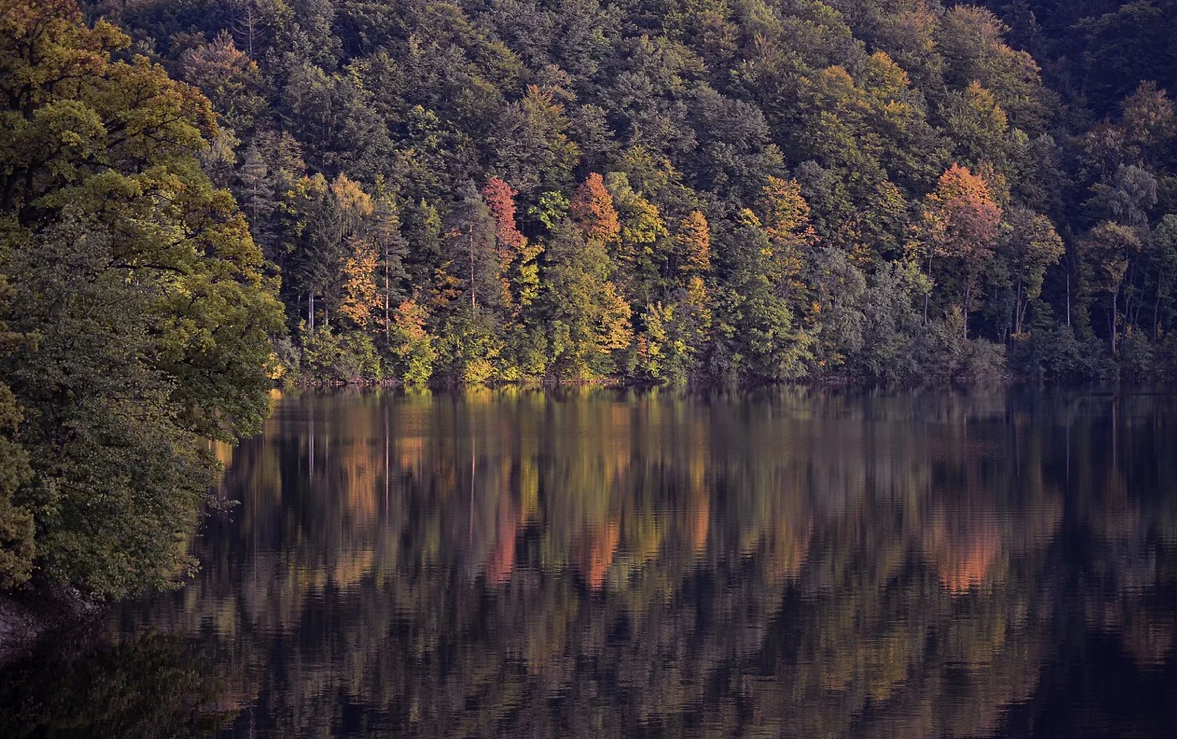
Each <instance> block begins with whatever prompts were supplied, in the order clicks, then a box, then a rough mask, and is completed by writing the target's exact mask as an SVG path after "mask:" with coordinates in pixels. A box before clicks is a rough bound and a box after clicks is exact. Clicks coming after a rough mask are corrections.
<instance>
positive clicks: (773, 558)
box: [0, 389, 1177, 739]
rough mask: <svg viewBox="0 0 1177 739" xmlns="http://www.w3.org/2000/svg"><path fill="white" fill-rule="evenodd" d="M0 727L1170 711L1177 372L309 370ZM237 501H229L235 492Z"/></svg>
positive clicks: (365, 731)
mask: <svg viewBox="0 0 1177 739" xmlns="http://www.w3.org/2000/svg"><path fill="white" fill-rule="evenodd" d="M218 453H219V454H220V455H221V456H222V458H223V460H224V461H225V462H226V471H225V473H224V475H223V479H222V480H221V482H220V484H219V492H218V494H219V496H220V498H221V499H223V500H224V501H226V504H227V505H226V506H225V507H224V510H219V511H215V512H213V513H211V514H210V516H209V518H208V520H207V521H206V524H205V526H204V528H203V529H202V532H201V534H200V535H199V536H197V537H195V538H194V539H193V540H192V541H191V542H188V543H186V545H187V546H190V547H191V549H192V551H193V553H194V554H195V555H196V556H197V557H198V558H199V560H200V562H201V570H200V572H199V573H198V574H197V575H195V576H194V577H193V578H192V580H191V581H190V582H189V583H188V584H187V585H186V587H184V588H182V589H180V590H177V591H175V592H169V593H163V594H159V595H155V596H153V597H150V598H147V599H144V600H139V601H132V602H129V603H125V604H122V605H120V606H117V607H116V608H114V609H113V610H112V612H111V614H110V616H109V618H108V619H107V620H106V622H105V623H103V624H99V625H96V626H94V627H93V628H91V629H89V630H88V631H86V632H85V633H81V634H75V635H72V636H70V637H68V638H67V637H63V638H61V639H59V640H55V642H56V643H52V644H49V645H46V647H45V648H44V649H42V650H41V652H39V653H38V654H37V655H35V656H34V657H32V658H29V659H27V660H25V661H24V662H21V663H19V664H15V665H12V666H10V667H8V668H7V669H6V671H5V672H3V673H0V735H2V736H4V737H26V736H27V737H74V736H76V737H93V736H103V737H123V736H126V737H148V736H152V737H179V736H194V737H216V736H223V737H328V736H376V737H385V736H387V737H392V736H421V737H484V736H485V737H492V736H502V737H557V736H558V737H579V736H585V737H598V736H626V737H678V736H684V737H685V736H691V737H719V736H725V737H726V736H757V737H759V736H766V737H767V736H791V737H806V738H811V737H876V736H877V737H891V736H903V737H905V738H907V739H914V738H916V737H948V736H952V737H983V736H1009V737H1064V736H1067V737H1069V736H1084V737H1103V736H1107V737H1124V736H1134V737H1173V736H1177V650H1175V649H1174V647H1175V646H1177V396H1174V395H1166V394H1112V393H1081V392H1061V391H1059V392H1046V391H1039V392H1031V391H1012V390H1011V391H1003V392H989V393H974V394H948V393H907V394H894V393H891V394H887V393H865V392H848V391H847V392H829V391H827V392H819V391H816V390H802V389H791V390H778V391H772V392H765V393H761V394H744V395H732V396H710V397H708V396H691V395H677V394H668V393H650V394H632V393H622V392H611V391H601V390H598V391H584V392H569V393H567V394H558V395H552V394H544V393H539V392H526V391H517V392H507V391H504V392H489V391H488V392H484V393H473V394H470V395H465V396H449V395H432V396H429V395H424V396H403V395H397V394H394V393H376V392H373V393H358V392H357V393H342V394H333V395H327V394H312V393H307V394H302V395H300V396H287V397H284V398H281V399H279V401H278V402H277V405H276V409H275V413H274V416H273V417H272V418H271V419H270V420H269V421H268V422H267V423H266V427H265V431H264V433H263V434H262V435H260V436H259V437H257V438H255V439H251V440H248V441H246V442H243V443H242V444H241V445H240V446H239V447H237V448H232V449H230V448H227V447H226V448H224V449H220V450H219V451H218ZM230 503H232V505H229V504H230Z"/></svg>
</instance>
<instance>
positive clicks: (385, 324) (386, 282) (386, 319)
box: [384, 241, 391, 344]
mask: <svg viewBox="0 0 1177 739" xmlns="http://www.w3.org/2000/svg"><path fill="white" fill-rule="evenodd" d="M390 279H391V278H390V276H389V270H388V242H387V241H386V242H385V244H384V342H385V343H386V344H387V343H388V336H389V328H388V290H389V287H388V283H389V280H390Z"/></svg>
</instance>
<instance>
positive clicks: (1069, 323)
mask: <svg viewBox="0 0 1177 739" xmlns="http://www.w3.org/2000/svg"><path fill="white" fill-rule="evenodd" d="M1070 327H1071V273H1070V272H1068V273H1067V328H1070Z"/></svg>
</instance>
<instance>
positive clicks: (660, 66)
mask: <svg viewBox="0 0 1177 739" xmlns="http://www.w3.org/2000/svg"><path fill="white" fill-rule="evenodd" d="M1172 5H1173V3H1172V2H1171V0H1144V1H1140V2H1132V3H1119V2H1079V3H1059V2H1053V1H1051V2H1029V1H1027V0H1022V1H1019V2H1013V3H998V2H994V3H991V6H992V7H990V8H982V7H976V6H970V5H952V4H943V3H941V2H939V1H938V0H853V1H852V0H826V1H825V2H822V1H820V0H619V1H618V2H600V1H599V0H490V1H487V2H482V1H479V0H459V1H457V2H437V1H433V0H404V1H400V0H337V1H336V0H291V1H290V2H287V1H286V0H120V1H119V2H97V3H93V2H83V4H82V5H81V7H79V6H78V5H76V4H75V3H74V2H73V0H0V92H2V93H3V94H2V95H0V126H2V128H0V133H2V136H0V184H2V187H3V191H2V194H0V275H2V276H3V279H2V280H0V322H2V323H0V328H3V331H2V332H0V373H2V374H0V377H2V378H3V385H0V463H2V464H0V467H2V469H3V474H0V544H2V546H0V555H2V556H0V577H3V583H4V584H5V585H11V584H15V583H20V582H22V581H25V580H27V578H28V577H29V576H30V574H31V572H32V564H33V563H34V562H37V561H39V562H41V563H43V566H42V569H43V570H44V571H45V572H47V573H50V574H53V575H54V576H56V577H59V578H60V579H64V580H67V581H70V582H73V583H76V584H81V585H83V586H85V587H86V588H88V589H91V590H96V591H100V592H106V593H112V594H117V593H121V592H124V591H126V590H127V589H129V588H133V587H135V586H137V585H138V584H140V583H142V582H143V581H145V580H162V579H163V578H165V577H166V575H167V574H169V573H173V572H175V571H176V570H177V569H178V568H182V567H184V566H185V565H186V564H187V560H186V558H184V557H182V556H180V555H178V554H177V553H176V547H175V546H174V544H175V540H176V538H177V536H178V535H179V534H180V533H181V532H183V531H185V530H187V529H188V527H189V524H190V523H191V521H192V519H193V517H194V516H195V511H196V510H197V509H198V504H199V501H200V497H201V493H200V491H202V490H204V489H205V488H206V483H207V479H208V474H209V472H210V470H211V469H212V468H213V466H214V465H213V463H212V461H211V459H210V458H209V455H208V454H206V453H204V452H201V451H199V447H200V441H201V440H202V439H207V438H210V437H211V438H219V439H233V438H235V437H237V436H239V435H240V434H242V433H245V432H249V431H251V430H253V429H255V428H257V424H258V423H259V421H260V419H261V418H262V417H263V416H264V414H265V412H266V404H267V396H266V390H267V388H268V386H269V385H270V384H271V383H272V381H273V380H274V379H276V378H278V377H285V378H287V379H292V380H293V379H303V380H313V381H349V380H393V381H396V382H399V383H401V384H404V385H406V386H426V385H439V384H441V385H454V384H467V385H477V384H485V383H512V382H536V381H543V382H578V383H579V382H600V381H617V382H625V383H633V384H694V385H708V384H716V383H742V384H760V383H773V382H783V381H817V382H830V381H840V382H861V383H885V384H915V383H939V384H945V383H961V384H967V383H972V382H976V381H981V380H992V379H999V378H1023V379H1029V380H1046V381H1059V382H1077V381H1093V380H1094V381H1110V380H1116V379H1123V380H1128V381H1141V380H1172V379H1174V376H1175V375H1177V337H1175V336H1174V335H1173V331H1172V329H1173V325H1174V323H1175V321H1177V304H1175V301H1174V288H1175V279H1177V176H1175V174H1177V170H1175V168H1174V164H1173V163H1174V156H1173V154H1174V148H1175V145H1177V143H1175V139H1177V117H1175V112H1174V107H1173V104H1172V102H1171V100H1170V99H1169V97H1168V95H1167V93H1166V91H1165V90H1166V88H1167V87H1170V86H1171V85H1172V84H1173V77H1174V72H1177V56H1174V54H1173V53H1172V51H1171V49H1172V48H1173V44H1172V43H1171V41H1172V39H1173V35H1174V31H1175V30H1177V29H1175V28H1174V24H1175V23H1177V12H1174V11H1175V10H1177V9H1175V8H1173V7H1171V6H1172ZM283 306H284V308H285V309H284V311H283ZM177 491H179V492H177ZM100 521H101V522H107V523H110V522H114V524H115V525H112V526H103V525H99V523H98V522H100ZM128 551H130V552H133V553H132V554H129V555H127V554H126V552H128ZM116 554H117V556H115V555H116ZM124 555H125V556H124Z"/></svg>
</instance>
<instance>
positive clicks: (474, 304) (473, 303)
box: [467, 226, 478, 316]
mask: <svg viewBox="0 0 1177 739" xmlns="http://www.w3.org/2000/svg"><path fill="white" fill-rule="evenodd" d="M467 243H468V245H469V249H470V312H471V313H473V314H474V315H475V316H477V315H478V298H477V296H476V294H475V290H474V227H473V226H471V227H470V235H469V240H468V242H467Z"/></svg>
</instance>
